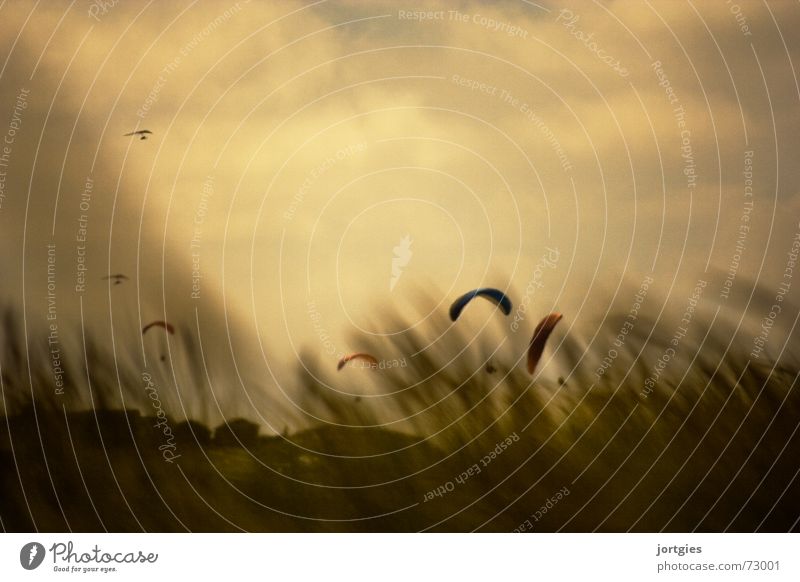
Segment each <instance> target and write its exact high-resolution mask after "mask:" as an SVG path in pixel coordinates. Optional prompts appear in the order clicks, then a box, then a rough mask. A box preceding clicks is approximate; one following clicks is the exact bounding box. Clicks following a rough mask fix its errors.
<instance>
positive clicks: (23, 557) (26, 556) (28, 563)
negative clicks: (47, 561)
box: [19, 542, 45, 570]
mask: <svg viewBox="0 0 800 582" xmlns="http://www.w3.org/2000/svg"><path fill="white" fill-rule="evenodd" d="M44 554H45V551H44V546H43V545H42V544H40V543H38V542H30V543H27V544H25V545H24V546H22V549H21V550H20V551H19V563H20V564H22V567H23V568H25V569H26V570H35V569H36V568H38V567H39V566H41V565H42V562H43V561H44Z"/></svg>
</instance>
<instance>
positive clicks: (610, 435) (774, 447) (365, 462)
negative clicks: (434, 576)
mask: <svg viewBox="0 0 800 582" xmlns="http://www.w3.org/2000/svg"><path fill="white" fill-rule="evenodd" d="M520 377H521V376H520ZM514 378H516V376H513V375H512V376H509V381H508V383H507V385H506V386H504V387H503V389H502V391H496V392H494V393H493V394H492V397H491V398H485V399H481V398H479V397H475V398H471V397H470V390H478V389H482V387H481V386H479V385H477V384H476V385H471V384H470V383H469V382H467V383H463V384H460V385H459V387H458V390H457V391H455V392H458V393H457V395H456V396H457V398H459V399H460V400H461V401H463V402H464V403H465V406H464V410H465V411H468V412H465V413H464V414H463V416H461V419H460V421H459V422H458V423H455V424H445V425H443V426H442V427H438V428H436V430H435V433H436V434H435V435H434V434H429V435H427V437H430V438H426V436H425V435H423V436H420V437H416V436H410V435H409V434H401V433H400V432H395V431H392V430H387V429H386V428H359V429H356V428H347V427H343V426H335V425H332V424H331V425H327V426H322V427H320V428H316V429H311V430H306V431H302V432H298V433H294V434H290V435H287V436H286V437H282V436H274V437H259V436H258V435H257V434H256V427H255V426H252V425H248V423H245V422H243V421H241V422H235V423H233V422H232V423H231V426H230V428H225V427H223V428H220V429H217V431H216V434H211V432H210V431H209V430H208V429H207V428H205V427H203V426H202V425H200V424H186V423H184V424H172V426H173V427H174V441H172V442H173V443H174V445H175V446H174V448H170V449H169V450H170V451H171V452H174V454H176V455H179V456H177V457H176V458H174V459H173V460H172V461H171V462H170V461H167V460H165V454H164V450H166V449H165V447H164V443H165V440H164V435H163V433H161V432H160V431H159V430H158V429H157V428H155V427H154V424H155V423H156V422H157V419H155V418H152V417H143V416H140V415H139V414H138V413H134V412H123V411H112V410H104V411H97V412H92V411H89V412H83V413H79V412H69V413H64V412H63V411H62V412H61V413H58V412H48V413H45V412H44V411H43V410H37V411H34V409H33V408H32V407H29V408H27V409H25V410H24V411H22V413H20V414H15V415H13V416H10V417H8V418H7V419H3V421H2V424H0V426H2V431H0V437H1V438H0V442H1V443H2V446H0V518H2V525H3V528H4V529H5V530H6V531H22V530H28V531H29V530H39V531H104V530H108V531H142V530H144V531H187V530H188V531H240V530H246V531H418V530H425V529H429V530H436V531H471V530H475V529H478V530H485V531H512V530H515V529H523V530H533V531H557V530H561V531H594V530H599V531H628V530H633V531H661V530H666V531H692V530H697V531H746V532H749V531H788V530H796V529H797V528H798V518H800V482H799V481H798V470H800V435H798V434H797V428H798V419H800V397H799V396H798V390H797V375H796V374H795V373H792V372H789V371H785V370H771V369H769V368H764V367H759V366H755V365H748V366H746V367H745V368H744V369H743V370H741V371H740V373H739V374H735V375H732V374H729V373H726V374H725V375H720V374H718V373H717V374H715V373H714V371H713V370H708V371H707V373H706V374H705V376H703V375H702V374H697V375H695V376H694V377H693V378H694V380H693V383H692V384H693V385H692V386H687V384H686V383H685V382H684V383H683V384H682V385H681V386H680V387H679V388H674V389H669V390H668V389H662V390H659V391H656V392H654V393H653V394H652V395H651V396H650V397H649V398H648V399H647V401H646V402H645V401H642V400H641V399H637V398H635V397H632V393H631V391H629V390H626V389H624V387H623V388H620V387H619V386H618V385H612V384H611V383H608V384H607V385H603V384H599V385H596V386H595V387H594V388H593V389H592V390H586V389H585V388H584V387H583V386H579V385H573V384H571V383H570V382H569V381H568V382H567V384H566V385H564V386H561V387H560V389H558V391H557V392H556V393H555V396H552V394H551V395H546V394H544V392H545V391H544V390H542V389H541V387H538V386H536V385H527V386H526V385H521V384H518V383H516V382H515V381H514ZM732 378H734V379H738V382H737V381H732V380H731V379H732ZM704 379H705V381H703V380H704ZM551 396H552V397H551ZM337 397H338V396H337ZM557 400H562V401H566V402H569V406H562V407H561V408H560V409H562V412H561V413H555V412H554V411H553V407H554V406H555V402H556V401H557ZM511 402H514V404H513V406H508V404H510V403H511ZM562 404H563V403H562ZM347 406H348V407H349V408H354V407H358V406H367V403H366V402H357V403H354V402H353V401H352V398H351V399H350V400H348V404H347ZM331 407H332V409H335V404H334V403H331ZM498 410H503V411H504V412H502V413H498ZM448 427H449V428H448ZM433 428H434V427H433V425H431V429H432V430H433ZM159 447H161V450H159ZM166 456H167V457H169V456H170V455H169V454H167V455H166Z"/></svg>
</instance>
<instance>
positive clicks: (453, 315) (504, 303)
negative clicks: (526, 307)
mask: <svg viewBox="0 0 800 582" xmlns="http://www.w3.org/2000/svg"><path fill="white" fill-rule="evenodd" d="M475 297H483V298H484V299H488V300H489V301H491V302H493V303H494V304H495V305H498V306H499V307H500V310H501V311H502V312H503V313H504V314H505V315H508V314H509V313H511V300H510V299H509V298H508V297H507V296H506V294H505V293H503V292H502V291H500V290H499V289H493V288H491V287H484V288H482V289H473V290H472V291H469V292H467V293H464V294H463V295H462V296H461V297H459V298H458V299H456V300H455V301H453V304H452V305H451V306H450V319H452V320H453V321H455V320H456V319H458V316H459V315H461V311H462V310H463V309H464V307H466V305H467V303H469V302H470V301H472V300H473V299H474V298H475Z"/></svg>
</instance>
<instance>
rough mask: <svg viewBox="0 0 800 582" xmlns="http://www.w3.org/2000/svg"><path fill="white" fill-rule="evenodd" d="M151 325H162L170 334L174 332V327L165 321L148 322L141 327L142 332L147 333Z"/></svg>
mask: <svg viewBox="0 0 800 582" xmlns="http://www.w3.org/2000/svg"><path fill="white" fill-rule="evenodd" d="M151 327H163V328H164V329H165V330H167V332H169V334H170V335H172V334H174V333H175V328H174V327H172V325H171V324H169V323H167V322H166V321H153V322H150V323H148V324H147V325H145V326H144V327H143V328H142V333H143V334H145V333H147V330H148V329H150V328H151Z"/></svg>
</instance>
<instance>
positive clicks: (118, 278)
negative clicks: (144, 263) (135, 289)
mask: <svg viewBox="0 0 800 582" xmlns="http://www.w3.org/2000/svg"><path fill="white" fill-rule="evenodd" d="M109 279H111V280H113V281H114V285H119V284H121V283H122V282H123V281H127V280H128V277H126V276H125V275H123V274H122V273H117V274H116V275H109V276H108V277H103V281H108V280H109Z"/></svg>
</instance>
